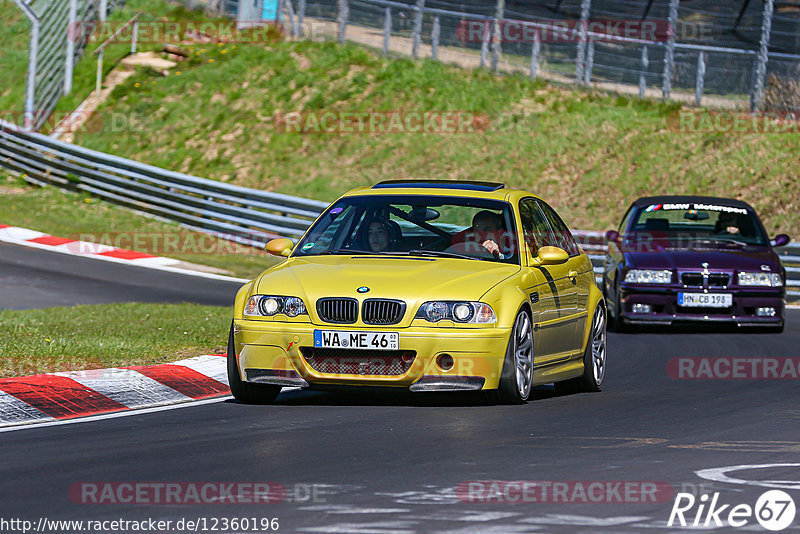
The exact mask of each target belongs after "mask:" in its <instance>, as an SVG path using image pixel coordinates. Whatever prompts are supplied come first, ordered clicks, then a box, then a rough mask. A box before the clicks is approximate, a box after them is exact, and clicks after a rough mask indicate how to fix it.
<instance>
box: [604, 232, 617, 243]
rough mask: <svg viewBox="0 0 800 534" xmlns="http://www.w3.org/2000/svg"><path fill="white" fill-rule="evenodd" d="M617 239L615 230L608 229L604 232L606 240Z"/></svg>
mask: <svg viewBox="0 0 800 534" xmlns="http://www.w3.org/2000/svg"><path fill="white" fill-rule="evenodd" d="M618 239H619V232H617V231H616V230H609V231H608V232H606V242H608V241H614V242H616V241H617V240H618Z"/></svg>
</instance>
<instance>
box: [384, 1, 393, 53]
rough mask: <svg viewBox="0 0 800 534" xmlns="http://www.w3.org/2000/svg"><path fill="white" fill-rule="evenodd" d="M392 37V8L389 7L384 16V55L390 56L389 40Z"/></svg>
mask: <svg viewBox="0 0 800 534" xmlns="http://www.w3.org/2000/svg"><path fill="white" fill-rule="evenodd" d="M391 36H392V8H391V7H387V8H386V11H385V12H384V15H383V55H384V56H388V55H389V39H390V38H391Z"/></svg>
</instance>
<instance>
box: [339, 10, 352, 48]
mask: <svg viewBox="0 0 800 534" xmlns="http://www.w3.org/2000/svg"><path fill="white" fill-rule="evenodd" d="M349 16H350V2H349V1H348V0H339V16H338V17H337V22H338V23H339V44H344V41H345V39H346V38H347V19H348V17H349Z"/></svg>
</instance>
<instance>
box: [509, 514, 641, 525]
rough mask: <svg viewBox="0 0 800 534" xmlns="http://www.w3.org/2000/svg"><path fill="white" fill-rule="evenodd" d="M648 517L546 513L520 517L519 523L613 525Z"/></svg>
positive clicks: (625, 523)
mask: <svg viewBox="0 0 800 534" xmlns="http://www.w3.org/2000/svg"><path fill="white" fill-rule="evenodd" d="M645 519H650V517H649V516H625V515H623V516H617V517H591V516H586V515H570V514H547V515H545V516H543V517H529V518H526V519H520V520H519V522H520V523H533V524H541V525H571V526H581V527H614V526H619V525H627V524H628V523H636V522H637V521H644V520H645Z"/></svg>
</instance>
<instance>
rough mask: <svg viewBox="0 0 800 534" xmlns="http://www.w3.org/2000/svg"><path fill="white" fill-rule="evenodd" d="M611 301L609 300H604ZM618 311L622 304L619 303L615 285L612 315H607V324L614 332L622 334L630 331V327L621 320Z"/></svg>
mask: <svg viewBox="0 0 800 534" xmlns="http://www.w3.org/2000/svg"><path fill="white" fill-rule="evenodd" d="M606 300H607V301H608V300H611V299H608V298H607V299H606ZM620 309H622V303H620V301H619V285H617V290H616V291H615V295H614V315H611V313H610V312H609V313H608V323H609V325H610V326H611V328H612V329H613V330H614V332H618V333H624V332H630V331H631V325H629V324H628V323H626V322H625V319H623V318H622V314H621V313H620Z"/></svg>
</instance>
